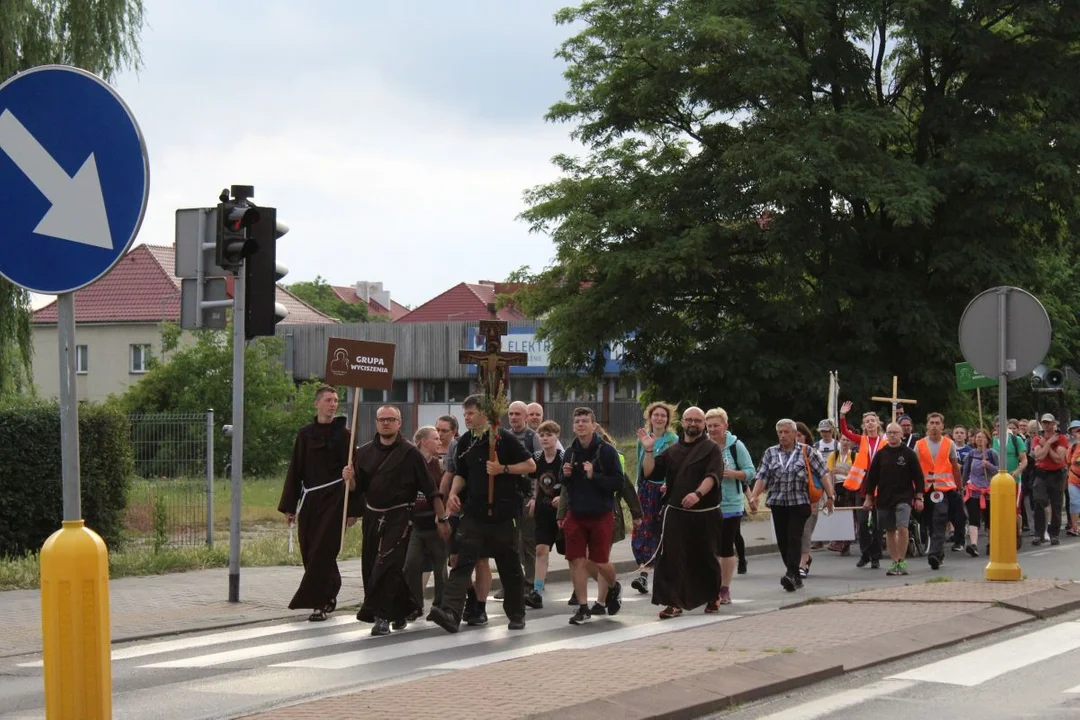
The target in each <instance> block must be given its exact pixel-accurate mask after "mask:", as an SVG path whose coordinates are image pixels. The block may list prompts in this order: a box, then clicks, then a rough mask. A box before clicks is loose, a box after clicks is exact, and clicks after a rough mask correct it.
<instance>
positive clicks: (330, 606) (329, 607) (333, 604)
mask: <svg viewBox="0 0 1080 720" xmlns="http://www.w3.org/2000/svg"><path fill="white" fill-rule="evenodd" d="M334 610H337V598H336V597H335V598H330V602H328V603H326V607H324V608H323V612H324V613H326V614H327V615H329V614H330V613H332V612H334Z"/></svg>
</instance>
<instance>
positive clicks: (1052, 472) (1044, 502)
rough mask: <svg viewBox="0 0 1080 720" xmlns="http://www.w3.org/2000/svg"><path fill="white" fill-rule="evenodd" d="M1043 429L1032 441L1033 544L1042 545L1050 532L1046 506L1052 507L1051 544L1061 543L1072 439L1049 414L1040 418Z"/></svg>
mask: <svg viewBox="0 0 1080 720" xmlns="http://www.w3.org/2000/svg"><path fill="white" fill-rule="evenodd" d="M1039 423H1040V424H1041V425H1042V432H1041V433H1040V434H1038V435H1036V436H1035V437H1034V438H1032V440H1031V451H1032V454H1033V455H1034V456H1035V483H1034V485H1033V486H1032V489H1031V495H1032V500H1033V504H1034V506H1035V539H1034V540H1032V541H1031V544H1032V545H1042V544H1043V533H1044V532H1046V531H1047V523H1046V508H1047V506H1049V507H1050V527H1049V533H1050V544H1051V545H1059V544H1060V543H1061V540H1060V539H1059V538H1058V535H1060V534H1061V506H1062V505H1063V504H1064V500H1065V455H1066V454H1067V453H1068V452H1069V441H1068V440H1067V439H1066V437H1065V436H1064V435H1062V434H1061V433H1059V432H1058V431H1057V420H1056V419H1055V418H1054V416H1053V415H1051V414H1050V413H1046V414H1045V415H1043V416H1042V417H1041V418H1039Z"/></svg>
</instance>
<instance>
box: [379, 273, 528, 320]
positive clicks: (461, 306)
mask: <svg viewBox="0 0 1080 720" xmlns="http://www.w3.org/2000/svg"><path fill="white" fill-rule="evenodd" d="M520 288H521V284H520V283H502V282H492V281H491V280H481V281H480V282H478V283H464V282H463V283H458V284H457V285H455V286H454V287H452V288H450V289H449V290H447V291H446V292H444V293H442V294H440V295H436V296H435V297H433V298H432V299H430V300H428V301H427V302H426V303H424V304H423V305H420V306H419V307H417V308H416V309H415V310H413V311H412V312H410V313H409V314H408V315H405V316H404V317H401V318H398V319H396V320H395V321H394V322H412V323H415V322H462V321H465V322H477V321H479V320H488V319H490V318H491V315H490V313H489V311H488V305H490V304H493V303H495V300H496V297H497V296H499V295H510V294H512V293H514V292H516V291H517V290H519V289H520ZM496 314H497V315H498V317H499V319H500V320H506V321H508V322H517V321H524V320H528V318H527V317H525V313H523V312H521V311H520V310H518V309H517V308H516V307H514V305H513V303H510V304H508V305H507V306H506V307H504V308H502V309H501V310H498V311H497V312H496Z"/></svg>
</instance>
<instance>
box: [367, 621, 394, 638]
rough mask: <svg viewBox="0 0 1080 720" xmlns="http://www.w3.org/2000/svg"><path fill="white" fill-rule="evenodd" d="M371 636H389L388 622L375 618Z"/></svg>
mask: <svg viewBox="0 0 1080 720" xmlns="http://www.w3.org/2000/svg"><path fill="white" fill-rule="evenodd" d="M371 634H372V635H374V636H375V637H381V636H383V635H389V634H390V621H389V620H385V619H383V618H375V624H374V625H372V626H371Z"/></svg>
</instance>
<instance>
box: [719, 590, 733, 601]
mask: <svg viewBox="0 0 1080 720" xmlns="http://www.w3.org/2000/svg"><path fill="white" fill-rule="evenodd" d="M720 604H721V605H730V604H731V588H720Z"/></svg>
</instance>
